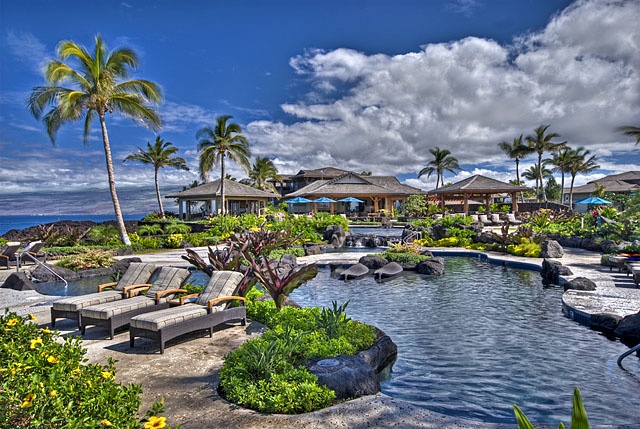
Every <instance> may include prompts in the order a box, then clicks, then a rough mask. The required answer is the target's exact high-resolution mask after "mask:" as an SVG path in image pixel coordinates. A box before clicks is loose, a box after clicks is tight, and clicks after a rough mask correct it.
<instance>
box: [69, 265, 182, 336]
mask: <svg viewBox="0 0 640 429" xmlns="http://www.w3.org/2000/svg"><path fill="white" fill-rule="evenodd" d="M190 274H191V272H189V270H187V269H184V268H174V267H161V268H160V270H159V272H158V276H157V277H156V279H155V280H154V281H153V283H151V284H147V285H143V286H140V287H136V288H133V289H129V290H128V294H129V298H127V299H121V300H117V301H111V302H105V303H104V304H98V305H91V306H89V307H85V308H83V309H82V310H80V314H81V317H80V321H81V323H80V330H81V331H82V335H84V334H85V331H86V329H87V326H90V325H95V326H103V327H105V328H107V329H108V330H109V336H110V338H111V339H113V334H114V332H115V330H116V329H117V328H119V327H121V326H126V325H128V324H129V321H130V320H131V318H132V317H134V316H137V315H138V314H143V313H148V312H150V311H156V310H162V309H163V308H168V307H169V302H168V300H169V299H171V298H172V297H173V295H174V294H176V293H179V292H187V291H186V290H185V289H180V286H181V285H182V283H184V281H185V280H186V279H187V277H189V275H190ZM143 291H146V293H145V294H144V295H136V294H138V293H140V292H143ZM134 295H136V296H134Z"/></svg>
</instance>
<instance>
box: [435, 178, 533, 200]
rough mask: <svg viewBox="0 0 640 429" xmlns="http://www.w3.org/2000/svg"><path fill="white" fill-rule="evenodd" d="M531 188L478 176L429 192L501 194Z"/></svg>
mask: <svg viewBox="0 0 640 429" xmlns="http://www.w3.org/2000/svg"><path fill="white" fill-rule="evenodd" d="M530 189H531V188H528V187H527V186H517V185H512V184H511V183H506V182H501V181H500V180H496V179H492V178H490V177H486V176H482V175H480V174H476V175H474V176H471V177H467V178H466V179H464V180H461V181H459V182H457V183H454V184H452V185H448V186H444V187H442V188H439V189H434V190H431V191H429V194H431V195H433V194H491V193H492V194H500V193H503V192H522V191H528V190H530Z"/></svg>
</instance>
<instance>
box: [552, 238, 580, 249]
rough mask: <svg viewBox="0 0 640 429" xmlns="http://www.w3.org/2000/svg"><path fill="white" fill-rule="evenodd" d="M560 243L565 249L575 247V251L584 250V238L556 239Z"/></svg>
mask: <svg viewBox="0 0 640 429" xmlns="http://www.w3.org/2000/svg"><path fill="white" fill-rule="evenodd" d="M556 240H557V241H558V243H560V244H561V245H562V246H564V247H573V248H575V249H580V248H582V237H562V236H558V237H556Z"/></svg>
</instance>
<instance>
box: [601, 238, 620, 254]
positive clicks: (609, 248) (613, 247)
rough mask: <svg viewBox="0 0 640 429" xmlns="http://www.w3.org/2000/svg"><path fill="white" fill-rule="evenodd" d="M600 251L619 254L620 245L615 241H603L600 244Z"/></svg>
mask: <svg viewBox="0 0 640 429" xmlns="http://www.w3.org/2000/svg"><path fill="white" fill-rule="evenodd" d="M600 249H602V252H603V253H607V254H608V253H618V250H620V249H619V248H618V244H617V243H616V242H615V241H613V240H602V241H601V242H600Z"/></svg>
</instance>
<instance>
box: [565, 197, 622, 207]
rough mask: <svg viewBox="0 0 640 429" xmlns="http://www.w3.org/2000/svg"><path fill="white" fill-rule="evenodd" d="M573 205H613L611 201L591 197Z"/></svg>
mask: <svg viewBox="0 0 640 429" xmlns="http://www.w3.org/2000/svg"><path fill="white" fill-rule="evenodd" d="M573 204H593V205H606V206H608V205H611V204H613V203H612V202H611V201H607V200H603V199H602V198H600V197H589V198H585V199H583V200H580V201H576V202H575V203H573Z"/></svg>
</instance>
